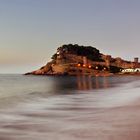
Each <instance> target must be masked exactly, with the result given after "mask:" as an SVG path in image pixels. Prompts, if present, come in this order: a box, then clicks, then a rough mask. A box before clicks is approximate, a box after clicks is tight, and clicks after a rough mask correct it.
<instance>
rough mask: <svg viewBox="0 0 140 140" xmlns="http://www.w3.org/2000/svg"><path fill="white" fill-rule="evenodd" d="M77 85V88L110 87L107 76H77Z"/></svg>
mask: <svg viewBox="0 0 140 140" xmlns="http://www.w3.org/2000/svg"><path fill="white" fill-rule="evenodd" d="M77 87H78V89H79V90H91V89H99V88H108V87H110V84H109V81H108V77H102V80H101V79H100V77H94V78H93V77H91V76H85V75H83V76H77Z"/></svg>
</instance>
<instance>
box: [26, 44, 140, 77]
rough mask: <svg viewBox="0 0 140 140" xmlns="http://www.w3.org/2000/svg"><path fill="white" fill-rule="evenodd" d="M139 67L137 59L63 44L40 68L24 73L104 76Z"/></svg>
mask: <svg viewBox="0 0 140 140" xmlns="http://www.w3.org/2000/svg"><path fill="white" fill-rule="evenodd" d="M135 67H139V68H140V63H138V59H136V58H135V61H134V62H130V61H125V60H123V59H121V58H112V57H111V55H104V54H101V53H100V51H99V50H98V49H96V48H94V47H91V46H79V45H77V44H75V45H72V44H69V45H63V46H61V47H59V48H58V49H57V52H56V53H55V54H54V55H53V56H52V61H50V62H48V63H47V64H46V65H45V66H43V67H41V68H40V69H38V70H36V71H33V72H29V73H26V75H28V74H33V75H81V74H82V75H83V74H84V75H93V76H98V75H99V76H100V75H101V76H103V75H104V76H105V75H110V74H112V73H119V72H120V71H121V70H122V69H124V68H135Z"/></svg>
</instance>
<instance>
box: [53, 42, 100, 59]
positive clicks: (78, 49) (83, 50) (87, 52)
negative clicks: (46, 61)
mask: <svg viewBox="0 0 140 140" xmlns="http://www.w3.org/2000/svg"><path fill="white" fill-rule="evenodd" d="M58 51H63V52H67V53H71V54H76V55H79V56H86V57H87V58H88V59H90V60H92V61H102V59H101V54H100V51H99V50H98V49H96V48H94V47H92V46H80V45H78V44H74V45H73V44H68V45H63V46H62V47H59V48H58ZM56 56H57V55H56V54H54V55H53V56H52V59H55V58H56Z"/></svg>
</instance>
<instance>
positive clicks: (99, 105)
mask: <svg viewBox="0 0 140 140" xmlns="http://www.w3.org/2000/svg"><path fill="white" fill-rule="evenodd" d="M56 139H57V140H126V139H127V140H132V139H133V140H140V77H137V76H126V77H121V76H119V77H84V76H82V77H48V76H24V75H0V140H56Z"/></svg>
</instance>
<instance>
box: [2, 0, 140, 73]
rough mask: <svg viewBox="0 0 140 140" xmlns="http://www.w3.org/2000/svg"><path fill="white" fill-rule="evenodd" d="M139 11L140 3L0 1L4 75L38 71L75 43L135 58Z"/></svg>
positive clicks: (139, 50)
mask: <svg viewBox="0 0 140 140" xmlns="http://www.w3.org/2000/svg"><path fill="white" fill-rule="evenodd" d="M139 7H140V1H139V0H0V73H25V72H29V71H33V70H35V69H38V68H39V67H41V66H43V65H45V64H46V63H47V62H48V61H50V58H51V56H52V55H53V54H54V53H55V52H56V49H57V48H58V47H59V46H61V45H63V44H69V43H72V44H79V45H85V46H86V45H88V46H89V45H90V46H93V47H96V48H97V49H99V50H100V52H101V53H104V54H111V55H112V56H113V57H122V58H123V59H126V60H133V58H134V57H139V54H140V15H139V13H140V8H139Z"/></svg>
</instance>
